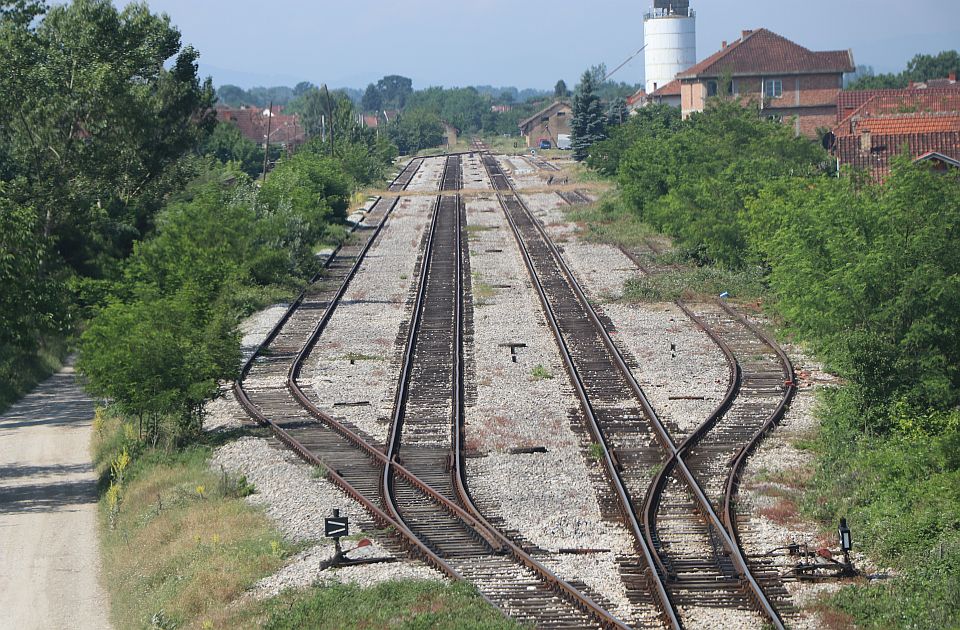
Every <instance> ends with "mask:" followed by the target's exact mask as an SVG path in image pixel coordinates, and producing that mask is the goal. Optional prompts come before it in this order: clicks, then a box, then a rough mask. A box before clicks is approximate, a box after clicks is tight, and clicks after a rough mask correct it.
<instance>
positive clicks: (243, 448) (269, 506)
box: [210, 437, 445, 597]
mask: <svg viewBox="0 0 960 630" xmlns="http://www.w3.org/2000/svg"><path fill="white" fill-rule="evenodd" d="M210 465H211V467H212V468H213V469H214V470H225V471H227V472H228V473H231V474H235V475H245V476H246V478H247V481H249V482H250V483H252V484H253V486H254V488H256V492H255V493H254V494H252V495H250V496H249V497H248V498H247V501H248V502H250V503H251V504H252V505H258V506H262V507H263V509H264V511H265V512H266V514H267V515H268V516H269V517H270V518H271V519H272V520H273V521H274V523H275V524H276V526H277V528H278V529H279V530H280V532H281V533H282V534H283V535H284V536H285V537H286V538H287V539H289V540H291V541H294V542H307V543H316V544H313V545H312V546H310V547H309V548H308V549H307V550H305V551H303V552H301V553H300V554H297V555H296V556H294V557H293V558H292V559H291V560H290V562H288V563H287V565H286V566H284V567H283V568H282V569H280V571H278V572H277V573H276V574H274V575H272V576H270V577H267V578H264V579H263V580H261V581H260V582H258V583H257V584H256V585H255V587H254V588H253V589H252V593H251V595H253V596H255V597H270V596H273V595H276V594H278V593H279V592H281V591H282V590H285V589H288V588H307V587H309V586H311V585H313V584H314V583H317V582H321V583H329V582H352V583H356V584H359V585H361V586H370V585H373V584H376V583H378V582H382V581H385V580H390V579H397V578H401V577H410V578H423V579H445V578H443V576H441V574H440V573H437V572H436V571H434V570H433V569H431V568H429V567H427V566H425V565H423V564H421V563H419V562H411V561H406V560H402V561H399V562H394V563H388V564H372V565H365V566H359V567H349V568H340V569H336V568H327V564H328V563H329V561H330V559H331V558H332V557H333V550H334V546H333V542H332V541H329V540H328V539H326V538H324V537H323V522H324V519H325V518H326V517H328V516H331V515H332V513H333V509H334V508H337V509H339V510H340V514H341V516H347V517H349V518H350V521H351V529H350V533H351V540H349V541H344V545H343V546H344V551H345V552H347V554H348V556H350V557H353V558H360V557H377V558H383V557H388V558H393V557H394V555H393V554H392V553H391V552H390V551H388V550H387V549H385V548H383V547H382V546H380V545H378V544H377V543H376V542H373V544H372V545H370V546H369V547H364V548H363V549H358V550H356V551H353V550H354V548H355V547H356V545H357V542H356V539H358V538H362V537H363V536H365V535H366V534H365V533H364V532H363V530H362V529H360V528H359V527H358V526H357V523H364V522H368V521H369V517H368V516H367V514H366V512H364V510H363V509H362V508H361V507H360V506H359V505H358V504H357V503H355V502H354V501H353V500H352V499H351V498H350V497H348V496H347V495H346V494H344V493H343V492H342V491H341V490H340V489H339V488H338V487H336V486H335V485H334V484H332V483H330V482H329V481H327V480H326V479H322V478H319V477H317V476H316V475H315V473H314V468H313V467H312V466H310V465H308V464H306V463H304V462H303V461H302V460H300V459H299V458H298V457H297V456H296V455H294V454H293V453H292V452H291V451H288V450H286V449H280V448H275V447H274V446H273V445H272V443H271V441H269V440H266V439H262V438H253V437H250V438H242V439H240V440H237V441H235V442H231V443H230V444H227V445H226V446H223V447H221V448H220V449H218V450H217V451H216V452H215V453H214V455H213V457H212V458H211V460H210Z"/></svg>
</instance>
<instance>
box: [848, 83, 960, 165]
mask: <svg viewBox="0 0 960 630" xmlns="http://www.w3.org/2000/svg"><path fill="white" fill-rule="evenodd" d="M857 103H859V105H856V104H857ZM851 108H852V109H851ZM838 109H839V110H840V111H842V112H849V113H847V115H846V116H844V118H843V119H842V120H841V121H840V122H838V123H837V124H836V125H835V126H834V127H833V130H832V133H833V137H832V138H831V139H830V140H832V142H833V145H834V146H833V149H832V151H833V155H834V156H835V157H836V158H837V161H838V162H839V164H840V166H851V167H853V168H857V169H864V170H867V171H869V172H870V173H871V174H872V175H873V176H874V177H875V178H877V179H883V178H884V177H885V176H886V174H887V173H888V172H889V171H890V161H891V160H892V159H893V157H894V156H896V155H900V154H901V153H904V152H906V153H907V154H908V155H910V156H911V157H912V158H914V159H923V158H924V156H928V157H927V159H929V156H930V155H931V154H933V155H934V156H938V157H937V159H938V160H939V161H940V162H944V163H947V164H950V163H951V161H958V160H960V86H958V85H956V84H955V83H954V84H947V85H946V86H945V87H923V88H919V87H916V86H914V87H910V88H906V89H903V90H865V91H864V93H858V92H845V93H843V94H841V96H840V97H839V98H838Z"/></svg>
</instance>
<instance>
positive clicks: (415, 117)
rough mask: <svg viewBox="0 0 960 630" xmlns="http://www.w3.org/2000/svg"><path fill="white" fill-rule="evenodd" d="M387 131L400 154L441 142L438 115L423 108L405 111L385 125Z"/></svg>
mask: <svg viewBox="0 0 960 630" xmlns="http://www.w3.org/2000/svg"><path fill="white" fill-rule="evenodd" d="M387 133H388V134H389V136H390V140H391V141H392V142H393V143H394V144H395V145H396V146H397V148H398V149H399V150H400V153H401V154H412V153H416V152H417V151H420V150H422V149H428V148H430V147H436V146H440V144H441V143H442V142H443V125H442V124H441V123H440V117H439V116H438V115H436V114H435V113H433V112H429V111H426V110H423V109H411V110H408V111H405V112H404V113H403V114H401V115H400V116H399V117H398V118H397V120H396V121H394V122H393V123H391V124H390V125H389V126H388V127H387Z"/></svg>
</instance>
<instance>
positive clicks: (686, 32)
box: [643, 0, 697, 94]
mask: <svg viewBox="0 0 960 630" xmlns="http://www.w3.org/2000/svg"><path fill="white" fill-rule="evenodd" d="M643 42H644V44H645V45H646V49H645V50H644V60H645V64H644V65H645V79H646V90H647V94H650V93H651V92H653V91H654V90H656V89H657V88H661V87H663V86H664V85H666V84H667V83H670V82H671V81H673V79H674V77H676V75H677V73H678V72H682V71H684V70H686V69H687V68H689V67H690V66H692V65H694V64H695V63H697V17H696V13H694V11H693V10H692V9H691V8H690V0H654V3H653V8H652V9H650V11H649V12H648V13H646V14H645V15H644V16H643Z"/></svg>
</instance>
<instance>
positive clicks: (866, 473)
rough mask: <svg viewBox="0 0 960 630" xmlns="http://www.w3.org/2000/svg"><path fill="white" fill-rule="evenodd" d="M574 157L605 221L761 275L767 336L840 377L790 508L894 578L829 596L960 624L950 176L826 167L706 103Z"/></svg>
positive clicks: (958, 287) (959, 427) (958, 179)
mask: <svg viewBox="0 0 960 630" xmlns="http://www.w3.org/2000/svg"><path fill="white" fill-rule="evenodd" d="M587 164H588V165H589V166H590V167H592V168H593V169H594V170H595V171H597V172H598V173H600V174H602V175H604V176H608V177H611V178H615V179H616V181H617V182H618V184H619V195H620V197H619V202H618V204H615V205H614V204H611V205H608V210H607V211H608V212H609V213H627V215H628V216H631V217H634V218H635V219H636V220H639V221H643V222H645V223H647V224H649V225H651V226H653V227H654V228H656V229H657V230H660V231H663V232H665V233H667V234H670V235H671V236H673V237H674V240H675V243H676V246H677V249H678V251H679V256H680V257H681V258H684V259H686V260H687V261H688V262H689V264H691V265H694V266H706V265H710V266H718V267H722V268H725V269H728V270H731V271H732V272H736V271H737V270H744V269H751V270H755V272H757V273H759V274H760V275H761V276H762V277H763V279H764V284H765V286H766V287H767V293H768V294H767V296H766V297H765V299H764V304H765V307H766V308H767V310H768V312H769V313H770V315H771V316H773V317H774V318H775V319H776V320H777V321H778V323H779V325H780V327H781V329H782V332H783V334H785V335H789V336H790V337H791V338H792V339H793V340H795V341H797V342H802V343H804V344H806V345H807V346H808V347H809V348H811V349H812V350H814V351H815V352H816V354H817V356H818V357H819V358H821V359H823V360H824V361H825V362H826V364H827V366H828V368H829V369H830V370H832V371H834V372H835V373H837V374H839V375H840V376H841V378H842V382H843V383H844V385H843V386H842V387H840V388H838V389H834V390H831V391H829V392H827V393H826V394H824V395H823V399H822V405H821V407H820V415H821V419H822V425H821V429H820V435H819V437H818V438H817V439H816V440H815V441H814V442H813V446H812V447H813V448H814V449H815V451H816V453H817V455H818V460H817V469H816V474H815V476H814V478H813V479H812V480H811V481H810V488H811V492H810V493H809V494H808V496H807V497H806V498H805V499H804V503H805V505H806V509H808V510H809V512H810V514H813V515H815V516H817V517H819V518H822V519H824V520H825V521H826V522H827V523H836V519H837V518H839V517H840V516H846V517H847V518H848V520H849V521H850V522H851V524H852V526H853V527H854V528H855V530H856V531H857V532H858V534H859V538H858V540H860V541H861V542H860V543H859V544H860V548H861V549H867V550H869V551H871V552H873V553H874V554H875V557H876V558H877V559H878V560H879V561H880V562H884V563H889V565H891V566H894V567H896V568H897V569H898V571H900V574H901V576H900V579H898V580H897V581H895V582H894V583H892V584H887V585H880V586H877V585H875V586H863V587H860V588H858V589H854V590H851V591H843V592H841V594H840V595H839V596H837V598H836V599H835V603H836V604H837V605H838V606H840V607H841V608H842V609H843V610H845V611H847V612H849V613H851V614H854V615H855V616H856V618H857V620H858V622H860V623H863V624H864V625H875V626H877V627H888V626H898V625H901V624H903V623H905V620H906V622H908V623H910V624H913V627H951V626H953V625H956V624H957V623H958V622H960V618H958V616H957V615H958V612H957V610H958V609H957V608H956V606H955V602H956V599H955V594H956V592H957V590H956V589H957V587H958V586H960V584H958V582H957V578H956V576H957V575H960V573H958V572H957V571H958V569H960V538H958V536H957V531H958V529H957V528H958V527H960V493H958V490H957V489H958V488H960V456H958V453H960V411H958V408H960V368H958V366H960V342H958V339H960V283H958V282H957V278H958V277H960V262H958V261H960V238H958V237H960V170H958V169H951V170H949V171H947V172H942V171H937V170H935V169H934V168H933V166H932V165H930V164H925V163H913V162H912V161H911V160H910V159H909V157H906V156H901V157H900V158H899V159H898V160H897V161H896V163H895V164H894V166H893V169H892V172H891V173H890V175H889V176H888V177H886V178H885V179H884V180H882V181H876V180H874V179H873V178H872V177H871V176H870V175H869V174H868V173H859V172H855V171H849V170H844V171H843V172H841V173H837V172H836V170H835V166H834V163H833V161H832V160H831V159H830V157H829V156H828V155H827V154H826V152H825V151H823V149H822V148H821V147H820V146H819V145H817V144H816V143H814V142H811V141H809V140H806V139H804V138H797V137H794V134H793V132H792V130H791V129H790V127H789V126H786V125H782V124H779V123H775V122H772V121H769V120H765V119H764V118H763V117H762V116H761V115H760V112H759V111H758V110H757V109H756V108H753V107H742V106H740V105H739V104H736V103H732V102H727V101H724V100H720V99H714V100H712V101H710V102H709V103H708V105H707V107H706V109H705V111H704V112H701V113H696V114H692V115H691V116H690V117H689V118H687V119H686V120H681V118H680V116H679V112H677V111H676V110H675V109H672V108H667V107H647V108H643V109H640V110H639V111H638V112H637V114H636V115H635V116H632V117H631V118H630V120H629V121H628V122H627V123H625V124H624V125H622V126H618V127H614V128H611V129H610V133H609V138H608V139H606V140H602V141H600V142H597V143H594V144H592V145H591V146H590V147H589V157H588V158H587ZM733 297H737V296H733ZM904 515H910V516H909V517H906V516H904ZM931 548H936V549H939V551H938V552H937V554H938V555H937V556H936V557H935V558H932V557H931V556H930V555H929V550H930V549H931Z"/></svg>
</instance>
